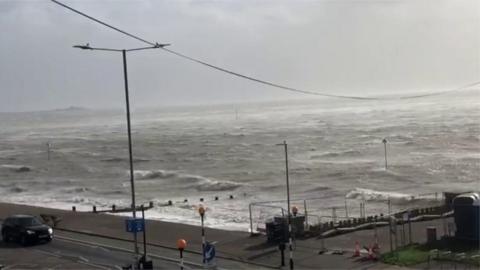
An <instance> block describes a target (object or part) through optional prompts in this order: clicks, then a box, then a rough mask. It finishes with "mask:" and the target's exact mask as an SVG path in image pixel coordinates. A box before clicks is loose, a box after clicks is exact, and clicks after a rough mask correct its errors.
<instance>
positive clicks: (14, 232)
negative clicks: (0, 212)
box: [2, 215, 53, 245]
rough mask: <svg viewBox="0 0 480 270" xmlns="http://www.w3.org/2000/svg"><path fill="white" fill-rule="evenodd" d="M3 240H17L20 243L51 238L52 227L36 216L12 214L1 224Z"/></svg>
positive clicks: (49, 239)
mask: <svg viewBox="0 0 480 270" xmlns="http://www.w3.org/2000/svg"><path fill="white" fill-rule="evenodd" d="M2 239H3V241H4V242H10V241H17V242H19V243H20V244H22V245H28V244H30V243H35V242H40V241H46V242H50V241H51V240H52V239H53V229H52V228H51V227H50V226H48V225H46V224H43V223H42V222H41V221H40V220H38V218H36V217H34V216H29V215H14V216H10V217H8V218H6V219H5V221H4V222H3V224H2Z"/></svg>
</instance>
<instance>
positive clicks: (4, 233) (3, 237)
mask: <svg viewBox="0 0 480 270" xmlns="http://www.w3.org/2000/svg"><path fill="white" fill-rule="evenodd" d="M2 240H3V242H5V243H8V242H10V238H9V237H8V234H7V232H5V231H4V232H2Z"/></svg>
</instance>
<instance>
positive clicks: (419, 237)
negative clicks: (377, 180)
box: [0, 203, 451, 269]
mask: <svg viewBox="0 0 480 270" xmlns="http://www.w3.org/2000/svg"><path fill="white" fill-rule="evenodd" d="M18 213H23V214H34V215H40V214H51V215H56V216H58V217H60V218H61V219H62V221H61V222H60V223H59V225H58V227H59V228H61V229H68V230H74V231H79V232H84V233H89V234H98V235H104V236H108V237H112V238H118V239H125V240H131V239H132V235H131V234H130V233H127V232H125V218H124V217H120V216H113V215H105V214H93V213H82V212H72V211H62V210H57V209H48V208H39V207H31V206H23V205H14V204H3V203H0V218H3V217H6V216H8V215H11V214H18ZM448 221H450V222H451V219H449V220H448ZM427 226H435V227H437V230H438V232H439V234H440V232H443V230H442V228H443V221H442V220H432V221H426V222H417V223H412V240H413V241H414V242H424V241H425V239H426V231H425V228H426V227H427ZM406 228H407V226H406ZM397 231H398V232H399V234H401V231H402V230H401V226H399V227H398V230H397ZM377 234H378V241H379V244H380V247H381V249H382V251H383V252H385V251H388V250H389V238H388V227H380V228H377ZM406 235H408V230H407V231H406ZM206 236H207V240H210V241H217V244H216V247H217V254H218V255H219V256H220V257H223V258H233V259H235V260H239V261H251V262H255V263H259V264H264V265H268V266H271V267H277V268H278V267H280V252H279V251H278V249H277V247H276V246H274V245H269V244H267V243H266V237H265V236H255V237H251V236H250V234H248V233H246V232H232V231H223V230H217V229H209V228H207V229H206ZM147 237H148V238H147V241H148V243H152V244H155V245H160V246H164V247H166V248H171V249H175V245H176V240H177V239H179V238H184V239H186V240H187V242H188V246H187V249H186V252H191V253H200V252H201V237H200V228H199V227H196V226H191V225H185V224H176V223H169V222H160V221H152V220H148V221H147ZM139 239H142V238H141V237H139ZM399 239H400V237H399ZM407 240H408V236H407ZM355 241H359V242H360V245H361V246H368V245H369V244H373V243H374V230H362V231H357V232H353V233H349V234H344V235H339V236H335V237H331V238H327V239H325V240H324V246H325V247H326V248H327V249H329V250H343V251H346V253H345V254H344V255H319V254H318V252H319V251H320V250H321V248H322V241H321V239H319V238H316V237H314V238H309V239H305V240H299V239H297V240H296V249H295V251H294V258H295V262H296V264H297V266H299V268H300V269H308V268H310V269H319V268H328V269H355V268H358V269H397V268H395V267H393V268H392V267H391V266H386V265H383V264H380V263H378V262H372V261H364V260H357V259H352V258H351V255H352V252H353V249H354V245H355ZM398 243H401V241H398ZM286 257H287V258H288V252H286Z"/></svg>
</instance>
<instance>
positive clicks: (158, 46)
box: [153, 42, 170, 48]
mask: <svg viewBox="0 0 480 270" xmlns="http://www.w3.org/2000/svg"><path fill="white" fill-rule="evenodd" d="M166 46H170V43H167V44H160V43H158V42H156V43H155V46H153V47H154V48H163V47H166Z"/></svg>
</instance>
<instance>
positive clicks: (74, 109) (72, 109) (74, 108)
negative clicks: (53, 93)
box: [53, 106, 89, 112]
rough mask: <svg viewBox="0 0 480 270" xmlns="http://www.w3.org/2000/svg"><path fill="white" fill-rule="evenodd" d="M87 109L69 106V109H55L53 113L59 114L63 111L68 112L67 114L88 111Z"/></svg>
mask: <svg viewBox="0 0 480 270" xmlns="http://www.w3.org/2000/svg"><path fill="white" fill-rule="evenodd" d="M88 110H89V109H88V108H84V107H78V106H70V107H67V108H60V109H55V110H53V111H57V112H58V111H60V112H65V111H68V112H71V111H88Z"/></svg>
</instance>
